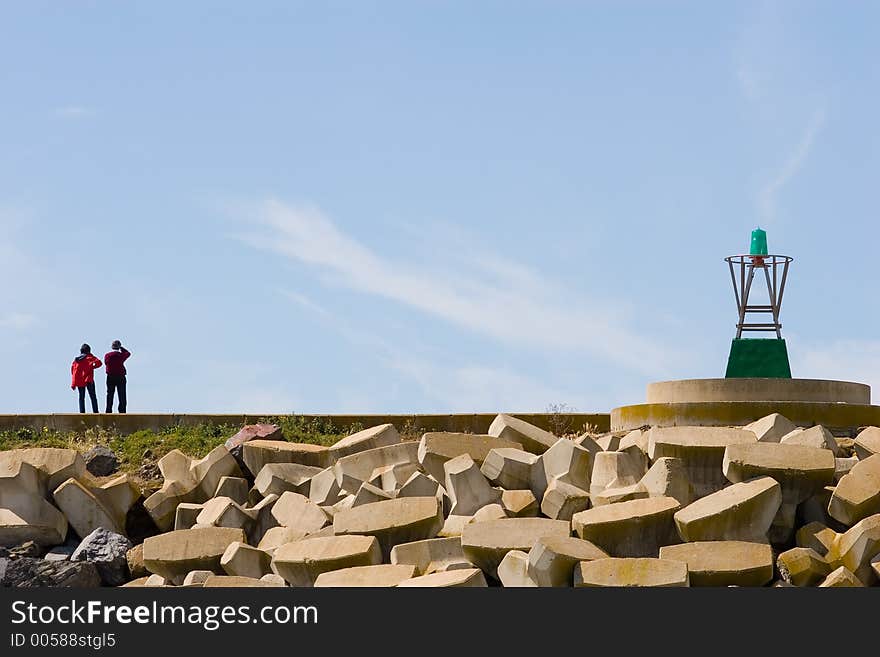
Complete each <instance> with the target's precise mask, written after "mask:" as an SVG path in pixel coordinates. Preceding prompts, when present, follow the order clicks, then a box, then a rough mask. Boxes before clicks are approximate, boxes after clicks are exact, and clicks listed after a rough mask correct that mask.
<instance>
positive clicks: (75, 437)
mask: <svg viewBox="0 0 880 657" xmlns="http://www.w3.org/2000/svg"><path fill="white" fill-rule="evenodd" d="M259 421H260V422H268V423H272V424H277V425H278V426H280V427H281V430H282V431H283V432H284V437H285V438H286V439H287V440H288V441H289V442H296V443H310V444H313V445H327V446H329V445H332V444H333V443H335V442H336V441H338V440H340V439H341V438H344V437H345V436H348V435H350V434H352V433H354V432H355V431H360V430H361V429H362V428H363V427H362V426H360V425H353V426H346V427H337V426H335V425H334V424H333V423H332V421H330V420H329V419H320V418H312V419H307V418H305V417H302V416H283V417H264V418H260V420H259ZM240 428H241V427H240V426H237V425H236V426H231V425H226V424H198V425H194V426H177V427H171V428H168V429H165V430H163V431H158V432H156V431H152V430H149V429H146V430H142V431H136V432H134V433H131V434H128V435H121V434H119V433H116V432H114V431H108V430H106V429H87V430H85V431H70V432H56V431H50V430H49V429H47V428H45V427H44V428H43V429H42V430H41V431H35V430H33V429H29V428H21V429H15V430H11V431H0V450H7V449H20V448H25V447H61V448H65V449H76V450H79V451H81V452H85V451H87V450H89V449H91V448H92V447H94V446H95V445H104V446H106V447H109V448H110V449H112V450H113V451H114V452H115V453H116V456H117V457H118V458H119V461H120V470H121V471H122V472H129V473H135V472H136V471H137V470H138V468H140V467H141V466H142V465H144V464H145V463H150V462H155V461H156V460H158V459H160V458H162V457H163V456H164V455H165V454H167V453H168V452H170V451H172V450H175V449H179V450H180V451H181V452H183V453H184V454H186V455H187V456H191V457H193V458H201V457H203V456H205V455H206V454H207V453H208V452H210V451H211V450H212V449H214V448H215V447H217V446H218V445H222V444H223V443H224V442H226V439H227V438H229V437H230V436H232V435H234V434H235V433H236V432H238V430H239V429H240Z"/></svg>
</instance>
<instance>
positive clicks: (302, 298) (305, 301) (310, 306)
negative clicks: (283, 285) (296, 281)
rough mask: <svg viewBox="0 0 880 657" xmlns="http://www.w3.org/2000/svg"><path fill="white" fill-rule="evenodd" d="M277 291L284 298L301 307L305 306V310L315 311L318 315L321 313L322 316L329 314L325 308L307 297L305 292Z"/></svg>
mask: <svg viewBox="0 0 880 657" xmlns="http://www.w3.org/2000/svg"><path fill="white" fill-rule="evenodd" d="M279 292H280V293H281V296H283V297H284V298H285V299H288V300H290V301H293V302H294V303H296V304H298V305H300V306H302V307H303V308H305V309H306V310H308V311H310V312H313V313H317V314H318V315H323V316H326V315H328V314H329V313H328V312H327V309H326V308H324V307H323V306H321V305H319V304H317V303H315V302H314V301H312V300H311V299H309V297H307V296H306V295H305V294H300V293H299V292H293V291H291V290H279Z"/></svg>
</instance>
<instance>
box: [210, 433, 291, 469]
mask: <svg viewBox="0 0 880 657" xmlns="http://www.w3.org/2000/svg"><path fill="white" fill-rule="evenodd" d="M256 439H260V440H284V434H283V433H282V431H281V427H279V426H278V425H277V424H246V425H245V426H243V427H242V428H241V430H240V431H239V432H238V433H237V434H235V435H234V436H232V437H231V438H229V439H228V440H227V441H226V443H225V445H226V449H228V450H229V453H230V454H232V456H233V458H235V460H236V461H237V462H238V466H239V467H240V468H241V471H242V472H249V470H248V467H247V466H246V465H245V463H244V460H243V459H242V457H241V452H242V446H243V445H244V444H245V443H246V442H249V441H251V440H256ZM253 475H254V476H256V475H257V473H256V472H254V473H253Z"/></svg>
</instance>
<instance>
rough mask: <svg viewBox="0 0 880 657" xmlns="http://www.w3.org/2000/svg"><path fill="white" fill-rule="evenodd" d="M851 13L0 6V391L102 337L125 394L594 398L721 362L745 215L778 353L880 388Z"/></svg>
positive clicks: (856, 37)
mask: <svg viewBox="0 0 880 657" xmlns="http://www.w3.org/2000/svg"><path fill="white" fill-rule="evenodd" d="M878 19H880V7H878V6H877V5H876V4H873V3H848V4H847V5H846V6H845V9H841V7H840V6H839V5H837V4H836V3H831V2H824V3H810V2H787V3H762V2H756V3H750V2H735V3H734V2H730V3H723V4H722V3H700V2H668V3H659V2H644V3H638V2H628V3H616V2H615V3H612V2H607V3H602V2H513V3H511V2H475V3H471V2H377V3H373V2H343V3H335V2H328V3H297V2H279V3H275V2H255V3H231V2H210V3H208V2H192V3H166V2H156V1H152V2H131V3H112V2H81V3H54V2H19V3H11V2H10V3H3V5H0V84H2V103H0V231H2V241H0V276H2V280H3V284H2V286H0V350H2V357H3V359H4V362H5V363H6V368H5V376H3V377H2V378H0V395H2V400H3V401H2V403H0V410H2V411H3V412H9V413H15V412H47V411H53V412H65V411H72V410H75V409H76V399H75V393H73V392H72V391H71V390H70V388H69V385H70V381H69V366H70V361H71V359H72V358H73V356H74V355H75V354H76V353H77V351H78V347H79V345H80V343H81V342H83V341H87V342H89V343H90V344H91V345H92V346H93V348H94V350H95V351H96V352H98V353H103V352H104V351H106V350H107V348H108V346H109V343H110V342H111V340H113V339H114V338H119V339H121V340H122V341H123V343H124V344H126V345H128V346H129V348H130V349H131V350H132V352H133V354H134V355H133V356H132V358H131V359H130V361H129V363H128V365H129V398H130V402H129V412H139V411H174V412H187V411H191V412H196V411H202V412H253V413H265V412H304V413H307V412H320V413H333V412H338V413H344V412H445V411H450V412H469V411H473V412H496V411H502V410H506V411H542V410H545V409H546V408H547V406H548V405H550V404H567V405H568V406H569V407H571V408H573V409H577V410H580V411H584V412H590V411H607V410H608V409H610V408H611V407H613V406H617V405H620V404H626V403H637V402H639V401H641V400H642V399H643V397H644V388H645V385H646V384H647V383H648V382H650V381H656V380H665V379H674V378H696V377H712V376H723V374H724V368H725V364H726V358H727V352H728V349H729V345H730V339H731V338H732V337H733V333H734V330H735V329H734V324H735V321H736V315H735V307H734V301H733V294H732V291H731V286H730V281H729V278H728V274H727V271H726V265H725V264H724V262H723V258H724V256H726V255H729V254H733V253H740V252H743V251H744V250H745V249H747V248H748V240H749V233H750V231H751V229H752V228H754V227H755V226H756V225H760V226H761V227H763V228H765V229H766V230H767V231H768V237H769V242H770V249H771V252H776V253H785V254H789V255H792V256H794V257H795V261H794V263H793V265H792V270H791V278H790V281H789V286H788V290H787V292H786V297H785V303H784V305H783V313H782V321H783V324H784V328H783V334H784V336H785V337H786V338H787V341H788V346H789V353H790V355H791V360H792V369H793V374H794V375H795V376H799V377H808V378H809V377H817V378H837V379H848V380H858V381H865V382H868V383H871V384H880V375H878V372H880V337H878V332H877V329H876V326H877V324H878V321H880V310H878V305H877V303H876V301H875V297H874V295H875V291H876V289H877V277H878V268H877V255H878V246H877V244H878V238H880V225H878V222H877V220H876V215H877V206H878V193H877V190H878V173H877V172H878V164H880V162H878V153H880V150H878V137H877V130H876V117H877V116H878V109H880V107H878V104H880V102H878V101H880V92H878V89H880V87H878V84H877V83H878V77H880V76H878V72H880V46H878V42H877V39H876V29H875V28H876V25H877V24H878ZM99 372H100V371H99ZM103 381H104V375H103V373H102V372H101V373H99V375H98V382H99V390H100V389H101V388H102V387H103Z"/></svg>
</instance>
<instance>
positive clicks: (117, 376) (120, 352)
mask: <svg viewBox="0 0 880 657" xmlns="http://www.w3.org/2000/svg"><path fill="white" fill-rule="evenodd" d="M110 348H111V349H112V350H113V351H108V352H107V353H106V354H104V367H105V368H106V369H105V371H106V372H107V412H108V413H112V412H113V394H114V393H115V392H118V393H119V412H120V413H125V407H126V405H127V402H128V400H127V399H126V395H125V375H126V371H125V365H123V363H125V361H126V360H127V359H128V357H129V356H131V352H130V351H129V350H128V349H126V348H125V347H123V346H122V343H121V342H120V341H119V340H114V341H113V344H111V345H110Z"/></svg>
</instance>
